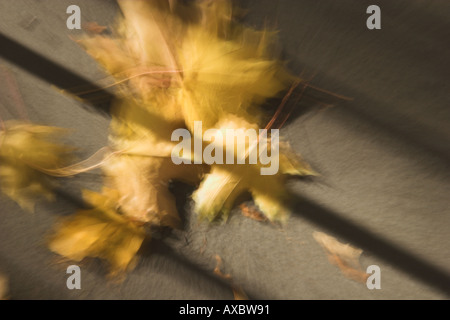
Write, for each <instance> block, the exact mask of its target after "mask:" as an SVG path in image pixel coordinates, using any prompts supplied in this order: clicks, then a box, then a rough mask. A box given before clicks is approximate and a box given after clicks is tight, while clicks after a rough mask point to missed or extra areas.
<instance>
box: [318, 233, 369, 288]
mask: <svg viewBox="0 0 450 320" xmlns="http://www.w3.org/2000/svg"><path fill="white" fill-rule="evenodd" d="M313 237H314V239H315V240H316V241H317V242H318V243H319V244H320V245H321V246H322V248H324V249H325V252H326V253H327V256H328V260H329V261H330V263H331V264H334V265H336V266H337V267H338V268H339V269H340V270H341V272H342V273H343V275H344V276H346V277H347V278H349V279H352V280H354V281H357V282H361V283H366V280H367V278H368V276H369V275H368V274H367V273H365V272H364V271H363V269H362V268H361V264H360V263H359V258H360V256H361V253H362V252H363V251H362V250H361V249H358V248H355V247H352V246H351V245H349V244H343V243H341V242H339V241H337V240H336V238H334V237H332V236H329V235H327V234H325V233H323V232H317V231H315V232H313Z"/></svg>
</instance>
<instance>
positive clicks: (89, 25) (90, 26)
mask: <svg viewBox="0 0 450 320" xmlns="http://www.w3.org/2000/svg"><path fill="white" fill-rule="evenodd" d="M83 29H84V30H86V31H87V32H89V33H92V34H101V33H103V32H105V31H106V29H108V27H106V26H101V25H99V24H98V23H97V22H86V23H85V24H84V25H83Z"/></svg>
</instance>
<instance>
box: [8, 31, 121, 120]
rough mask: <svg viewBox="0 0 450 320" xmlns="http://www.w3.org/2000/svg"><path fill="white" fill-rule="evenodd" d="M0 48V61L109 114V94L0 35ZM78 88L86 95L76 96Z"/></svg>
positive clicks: (111, 97)
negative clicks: (7, 62) (3, 60)
mask: <svg viewBox="0 0 450 320" xmlns="http://www.w3.org/2000/svg"><path fill="white" fill-rule="evenodd" d="M0 48H1V50H0V57H2V58H3V59H5V60H8V61H9V62H11V63H13V64H15V65H17V66H19V67H21V68H22V69H24V70H26V71H28V72H29V73H31V74H33V75H34V76H37V77H39V78H41V79H43V80H45V81H47V82H48V83H50V84H53V85H55V86H57V87H58V88H60V89H62V90H65V91H66V92H68V93H70V94H73V95H76V96H78V97H79V98H81V99H82V100H83V101H84V102H86V103H88V104H89V105H91V106H92V107H94V108H95V109H96V110H97V111H101V112H102V113H108V112H109V104H110V102H111V100H112V99H113V98H114V95H113V94H112V93H110V92H108V91H106V90H104V89H102V88H101V87H99V86H98V85H96V84H94V83H92V82H91V81H89V80H88V79H86V78H83V77H80V76H78V75H76V74H75V73H73V72H72V71H70V70H68V69H67V68H65V67H63V66H61V65H59V64H57V63H55V62H53V61H51V60H49V59H48V58H46V57H45V56H42V55H40V54H39V53H36V52H34V51H32V50H30V49H28V48H27V47H25V46H23V45H22V44H20V43H18V42H17V41H15V40H13V39H11V38H9V37H7V36H5V35H4V34H1V33H0ZM80 86H83V87H85V88H86V91H89V93H87V94H82V95H79V94H77V92H76V91H75V90H77V89H76V88H77V87H78V88H79V87H80Z"/></svg>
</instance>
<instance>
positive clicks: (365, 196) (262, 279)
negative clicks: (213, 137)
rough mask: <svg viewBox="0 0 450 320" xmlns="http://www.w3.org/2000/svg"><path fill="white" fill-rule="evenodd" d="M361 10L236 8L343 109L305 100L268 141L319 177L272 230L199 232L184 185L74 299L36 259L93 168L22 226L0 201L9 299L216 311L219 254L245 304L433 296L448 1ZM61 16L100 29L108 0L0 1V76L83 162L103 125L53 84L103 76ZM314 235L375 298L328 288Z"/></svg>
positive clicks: (12, 109)
mask: <svg viewBox="0 0 450 320" xmlns="http://www.w3.org/2000/svg"><path fill="white" fill-rule="evenodd" d="M372 2H373V1H370V2H369V1H365V0H343V1H333V0H319V1H306V0H305V1H303V0H299V1H293V0H292V1H287V0H285V1H283V0H279V1H272V0H270V1H269V0H264V1H263V0H261V1H242V2H241V5H242V6H243V7H244V8H246V9H247V16H246V17H245V20H244V21H245V23H248V24H250V25H253V26H259V27H261V26H264V25H269V26H272V27H276V28H277V29H278V30H279V33H278V36H279V42H280V48H281V53H282V55H283V57H284V59H286V60H287V61H288V62H289V65H290V67H291V69H292V70H293V72H294V73H296V74H299V75H300V74H301V75H302V76H303V77H304V78H307V79H310V84H311V85H313V86H315V87H320V88H323V89H326V90H329V91H331V92H333V93H336V94H340V95H344V96H346V97H350V98H352V100H350V101H347V100H342V99H336V98H331V97H330V96H327V95H324V94H319V93H318V92H316V91H315V90H313V89H308V90H307V94H306V95H305V98H304V99H302V100H301V101H300V102H299V104H298V106H297V109H296V110H297V111H296V112H294V114H293V115H292V117H291V119H290V121H289V122H288V123H287V125H286V126H285V127H284V128H283V129H282V131H281V134H282V135H283V136H284V137H285V138H286V139H287V140H289V141H290V143H291V144H292V145H293V147H294V149H295V150H296V151H298V152H299V153H300V154H302V155H303V156H304V158H305V159H306V160H307V161H309V162H310V164H311V165H312V166H313V168H314V169H316V171H318V172H319V173H320V174H321V176H320V177H319V178H317V179H312V180H296V181H292V182H290V184H289V186H290V188H291V190H292V192H293V193H294V195H295V197H296V198H297V200H296V201H295V204H294V205H293V214H292V216H291V217H290V219H289V221H288V223H287V224H286V226H284V227H283V228H280V227H278V226H274V225H271V224H268V223H261V222H258V221H255V220H251V219H248V218H246V217H244V216H242V215H241V214H240V213H239V210H235V214H233V215H232V216H231V217H230V219H229V221H228V222H227V223H226V224H220V225H210V226H208V225H206V224H204V223H199V222H198V221H197V219H196V217H195V216H194V215H193V214H192V213H191V212H190V206H191V201H190V199H189V194H190V192H192V189H190V188H189V187H186V186H183V185H181V184H175V185H174V192H175V193H176V195H177V204H178V206H179V208H180V211H181V213H182V215H183V219H184V221H185V226H184V228H183V230H180V231H174V232H171V233H170V232H161V233H160V234H156V235H155V237H154V239H153V240H152V241H151V242H149V243H146V244H145V245H144V247H143V248H142V250H141V251H140V254H139V256H140V260H139V263H138V265H137V266H136V268H135V269H134V270H133V271H132V272H130V273H129V274H128V276H127V277H126V279H124V280H123V281H122V282H120V283H117V282H113V281H110V280H108V279H107V278H106V268H105V266H104V265H103V264H102V263H101V262H100V261H97V260H89V261H86V262H83V263H81V264H80V266H81V270H82V271H81V272H82V280H81V281H82V289H81V290H69V289H67V287H66V279H67V274H66V268H67V266H69V265H70V264H71V262H70V261H61V259H60V258H59V257H58V256H57V255H55V254H53V253H52V252H50V251H49V250H48V249H47V247H46V246H45V241H44V240H45V236H46V235H47V234H48V232H49V231H50V230H51V227H52V225H53V223H54V222H55V220H56V219H57V218H58V217H59V216H61V215H68V214H71V213H73V212H74V211H75V210H76V208H77V207H78V206H79V205H80V199H81V197H80V191H79V190H80V188H89V189H98V188H100V181H101V179H100V175H99V172H94V173H89V174H84V175H81V176H79V177H76V178H73V179H67V180H62V181H61V188H60V190H61V192H60V194H59V196H58V198H57V201H56V202H55V203H40V204H38V206H37V208H36V212H35V213H34V214H30V213H27V212H24V211H22V210H21V209H20V208H19V207H18V205H17V204H15V203H14V202H12V201H11V200H9V199H8V198H6V197H5V196H4V195H1V196H0V271H1V272H2V273H3V274H5V275H6V276H7V277H8V278H9V285H10V290H9V292H10V297H11V298H12V299H232V298H233V293H232V290H231V288H230V285H229V282H227V281H225V280H223V279H221V278H220V277H217V276H216V275H214V273H213V270H214V268H215V266H216V260H215V255H219V256H220V257H221V258H222V260H223V263H222V266H221V269H222V271H223V272H224V273H229V274H231V275H232V277H233V282H234V283H235V284H237V285H239V286H240V287H241V288H242V289H243V290H244V291H245V292H246V293H247V295H248V296H249V297H250V298H254V299H448V298H449V296H450V249H449V246H448V244H449V241H450V235H449V226H450V200H449V199H450V189H449V177H450V171H449V159H450V149H449V143H450V109H449V105H450V94H449V92H450V82H449V80H448V76H449V75H450V44H449V39H450V2H448V1H437V0H431V1H426V2H424V1H419V0H395V1H391V0H389V1H388V0H378V1H376V2H373V3H372ZM71 4H77V5H79V6H80V7H81V12H82V20H83V22H88V21H96V22H98V23H99V24H100V25H108V24H110V23H112V21H113V17H114V16H115V14H116V12H117V5H116V4H115V3H114V1H108V0H94V1H92V0H91V1H80V0H70V1H66V0H45V1H44V0H42V1H38V0H35V1H33V0H16V1H14V2H13V1H8V0H0V33H1V34H2V37H3V38H2V45H3V46H0V55H1V56H2V57H1V58H0V64H1V65H3V66H6V67H7V68H8V70H9V71H10V72H11V73H12V74H13V75H14V77H15V78H16V81H17V84H18V87H19V89H20V93H21V96H22V98H23V103H24V105H25V107H26V112H27V113H28V115H29V117H30V119H31V120H33V121H36V122H39V123H44V124H48V125H56V126H61V127H66V128H71V129H73V131H72V133H71V135H70V136H69V138H68V141H69V142H71V143H72V144H74V145H76V146H78V147H79V150H78V156H79V157H80V158H84V157H87V156H89V155H91V154H92V153H94V152H95V151H97V150H98V149H99V148H101V147H102V146H105V145H106V143H107V133H108V122H109V120H108V117H107V116H105V115H104V114H102V113H101V112H97V111H98V109H95V108H92V107H88V106H85V105H83V104H82V103H81V102H79V101H76V100H74V99H72V98H71V97H70V96H66V95H63V94H61V93H60V92H59V91H58V90H56V89H55V87H54V85H57V86H62V85H69V84H70V81H72V80H73V81H74V83H75V82H76V81H78V80H80V79H81V78H82V79H85V80H86V81H89V82H92V83H97V84H98V83H99V82H98V81H99V80H100V79H102V78H103V77H104V74H102V72H101V71H100V70H99V68H98V67H97V65H96V63H95V62H94V61H93V60H92V59H91V58H90V57H89V56H88V55H87V54H86V53H85V52H84V51H83V50H82V49H81V48H79V47H78V46H77V45H76V44H75V43H74V42H73V41H72V40H71V39H70V38H69V36H70V35H77V34H79V32H78V31H70V30H68V29H67V28H66V19H67V16H68V15H67V14H66V8H67V7H68V6H69V5H71ZM371 4H377V5H378V6H379V7H380V8H381V27H382V28H381V30H368V29H367V28H366V19H367V17H368V15H367V14H366V8H367V7H368V6H369V5H371ZM5 39H6V40H5ZM8 41H10V42H8ZM6 43H8V47H6V46H5V44H6ZM11 48H13V49H14V50H12V49H11ZM24 48H25V49H24ZM24 50H25V51H26V50H28V51H26V53H24ZM16 52H17V54H14V53H16ZM37 57H41V58H37ZM42 57H45V58H46V59H47V60H46V61H44V60H42ZM35 59H37V60H35ZM35 61H39V63H35ZM46 70H47V72H45V71H46ZM0 102H1V105H2V106H1V110H0V111H1V116H2V117H3V118H4V119H11V118H17V117H18V114H19V113H18V112H19V111H18V108H17V100H15V99H14V98H13V97H12V94H11V92H10V91H8V89H7V88H6V87H5V85H4V83H3V84H2V87H1V88H0ZM326 104H333V106H332V107H331V106H328V105H326ZM314 231H322V232H325V233H327V234H330V235H332V236H335V237H336V238H337V239H339V240H340V241H341V242H344V243H350V244H352V245H353V246H356V247H359V248H361V249H363V250H364V251H363V254H362V256H361V265H362V266H363V267H364V268H366V267H367V266H370V265H378V266H379V267H380V269H381V289H379V290H369V289H368V288H367V287H366V286H365V285H364V284H361V283H358V282H355V281H353V280H350V279H348V278H346V277H344V276H343V275H342V273H341V272H340V270H339V269H338V268H337V267H336V266H334V265H332V264H330V262H329V261H328V259H327V256H326V254H325V252H324V250H323V249H322V248H321V247H320V245H319V244H318V243H317V242H316V241H315V240H314V238H313V236H312V233H313V232H314Z"/></svg>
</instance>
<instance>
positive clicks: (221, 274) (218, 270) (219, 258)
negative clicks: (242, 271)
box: [214, 254, 231, 280]
mask: <svg viewBox="0 0 450 320" xmlns="http://www.w3.org/2000/svg"><path fill="white" fill-rule="evenodd" d="M215 258H216V262H217V263H216V267H215V268H214V273H215V274H216V275H218V276H219V277H221V278H223V279H226V280H230V279H231V275H230V274H228V273H223V272H222V271H221V270H220V266H221V265H222V258H221V257H220V256H219V255H218V254H216V256H215Z"/></svg>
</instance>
